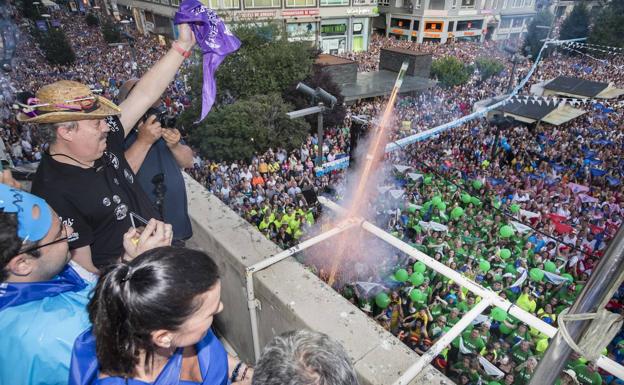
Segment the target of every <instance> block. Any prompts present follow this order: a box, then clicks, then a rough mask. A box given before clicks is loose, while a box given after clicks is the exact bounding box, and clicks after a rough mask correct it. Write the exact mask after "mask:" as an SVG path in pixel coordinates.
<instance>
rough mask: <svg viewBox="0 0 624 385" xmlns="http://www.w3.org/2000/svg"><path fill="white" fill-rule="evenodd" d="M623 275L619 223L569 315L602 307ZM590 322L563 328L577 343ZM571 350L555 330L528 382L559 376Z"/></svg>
mask: <svg viewBox="0 0 624 385" xmlns="http://www.w3.org/2000/svg"><path fill="white" fill-rule="evenodd" d="M623 274H624V226H620V229H619V230H618V232H617V233H616V234H615V237H614V238H613V240H612V241H611V243H610V244H609V247H608V248H607V250H606V252H605V255H604V256H603V257H602V258H601V259H600V262H599V263H598V266H596V268H595V270H594V271H593V273H592V275H591V276H590V277H589V281H588V282H587V284H586V285H585V287H584V288H583V290H582V291H581V294H580V295H579V296H578V298H577V299H576V301H575V302H574V304H573V305H572V307H571V308H570V311H569V312H568V314H569V315H574V314H581V313H595V312H597V311H599V310H600V309H604V307H605V305H606V304H607V302H608V301H609V300H610V299H611V298H612V297H613V294H614V292H615V290H616V289H617V288H618V286H619V285H620V283H621V282H622V276H623ZM591 323H592V321H589V320H588V321H573V322H567V323H566V327H567V329H568V333H569V334H570V337H571V338H572V340H573V341H575V342H577V343H578V341H579V339H580V338H581V336H582V335H583V333H585V331H586V330H587V328H588V327H589V326H590V325H591ZM605 326H606V325H605ZM571 353H572V348H571V347H570V346H569V345H568V343H567V342H566V341H565V340H564V338H563V336H562V334H561V333H557V335H556V336H555V338H553V339H552V341H550V344H549V346H548V350H546V354H545V355H544V357H543V358H542V359H541V360H540V363H539V365H538V366H537V369H536V370H535V373H534V374H533V377H531V382H530V385H542V384H545V385H550V384H553V383H554V382H555V381H556V380H557V378H558V377H559V374H560V373H561V371H562V370H563V368H564V366H565V364H566V362H567V360H568V358H569V357H570V354H571ZM598 363H600V361H599V362H598ZM611 374H615V373H611ZM618 377H619V376H618Z"/></svg>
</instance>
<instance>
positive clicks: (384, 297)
mask: <svg viewBox="0 0 624 385" xmlns="http://www.w3.org/2000/svg"><path fill="white" fill-rule="evenodd" d="M375 303H376V304H377V306H379V307H380V308H382V309H385V308H387V307H388V305H390V297H388V294H386V293H384V292H381V293H379V294H377V295H376V296H375Z"/></svg>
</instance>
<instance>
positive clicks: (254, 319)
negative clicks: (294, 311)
mask: <svg viewBox="0 0 624 385" xmlns="http://www.w3.org/2000/svg"><path fill="white" fill-rule="evenodd" d="M357 224H358V221H357V220H355V219H351V220H348V221H345V222H343V223H341V224H339V225H338V226H336V227H334V228H333V229H331V230H329V231H326V232H324V233H321V234H319V235H317V236H315V237H313V238H310V239H307V240H305V241H303V242H301V243H299V244H298V245H295V246H293V247H291V248H290V249H286V250H284V251H282V252H280V253H277V254H275V255H274V256H272V257H269V258H267V259H264V260H262V261H260V262H258V263H256V264H254V265H251V266H249V267H247V268H246V269H245V279H246V285H247V307H248V308H249V318H250V320H251V337H252V340H253V348H254V357H255V359H256V362H257V361H258V360H259V359H260V336H259V332H258V314H257V313H256V307H258V301H257V300H256V294H255V290H254V285H253V274H254V273H257V272H258V271H260V270H264V269H266V268H267V267H269V266H271V265H274V264H276V263H278V262H280V261H283V260H284V259H286V258H288V257H291V256H293V255H295V254H296V253H298V252H300V251H302V250H305V249H307V248H308V247H310V246H314V245H316V244H317V243H320V242H323V241H325V240H327V239H329V238H331V237H333V236H335V235H337V234H340V233H342V232H343V231H345V230H347V229H350V228H351V227H353V226H355V225H357Z"/></svg>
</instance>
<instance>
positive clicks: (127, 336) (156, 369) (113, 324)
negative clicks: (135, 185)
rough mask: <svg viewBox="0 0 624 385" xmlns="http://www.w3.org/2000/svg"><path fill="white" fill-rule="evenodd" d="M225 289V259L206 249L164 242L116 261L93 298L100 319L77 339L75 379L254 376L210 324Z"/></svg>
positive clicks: (209, 383)
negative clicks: (125, 260) (220, 264)
mask: <svg viewBox="0 0 624 385" xmlns="http://www.w3.org/2000/svg"><path fill="white" fill-rule="evenodd" d="M220 297H221V283H220V280H219V272H218V268H217V265H216V264H215V263H214V262H213V261H212V259H211V258H210V257H209V256H208V255H206V254H205V253H203V252H201V251H196V250H190V249H185V248H175V247H161V248H157V249H153V250H150V251H148V252H145V253H143V254H141V255H140V256H138V257H137V258H136V259H134V260H133V261H131V262H129V263H128V264H118V265H115V266H113V267H111V268H110V269H109V270H108V271H107V272H106V273H105V274H104V275H103V276H102V277H101V278H100V280H99V282H98V284H97V286H96V288H95V293H94V294H93V298H92V299H91V301H90V302H89V305H88V311H89V318H90V320H91V323H92V324H93V327H92V329H90V330H88V331H86V332H85V333H83V334H82V335H80V336H79V337H78V338H77V340H76V342H75V344H74V350H73V354H72V362H71V369H70V380H69V384H70V385H96V384H101V385H104V384H106V385H117V384H119V385H121V384H128V385H134V384H137V385H138V384H154V385H172V384H176V385H177V384H186V385H191V384H205V385H226V384H229V383H230V382H240V381H243V382H241V384H242V383H249V379H250V378H251V370H249V368H248V367H247V366H246V365H244V364H242V363H241V362H238V360H236V359H234V358H231V357H228V355H227V353H226V351H225V349H224V348H223V345H222V344H221V342H220V341H219V340H218V339H217V337H216V336H215V335H214V333H213V332H212V330H211V329H210V326H211V325H212V321H213V318H214V316H215V315H216V314H218V313H219V312H220V311H221V310H222V309H223V304H222V303H221V300H220ZM228 367H229V370H228ZM245 380H247V381H245Z"/></svg>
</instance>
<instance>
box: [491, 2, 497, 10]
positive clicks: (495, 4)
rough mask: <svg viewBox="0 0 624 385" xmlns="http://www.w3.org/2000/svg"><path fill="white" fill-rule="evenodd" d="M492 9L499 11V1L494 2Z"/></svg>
mask: <svg viewBox="0 0 624 385" xmlns="http://www.w3.org/2000/svg"><path fill="white" fill-rule="evenodd" d="M492 9H498V0H494V4H493V5H492Z"/></svg>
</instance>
